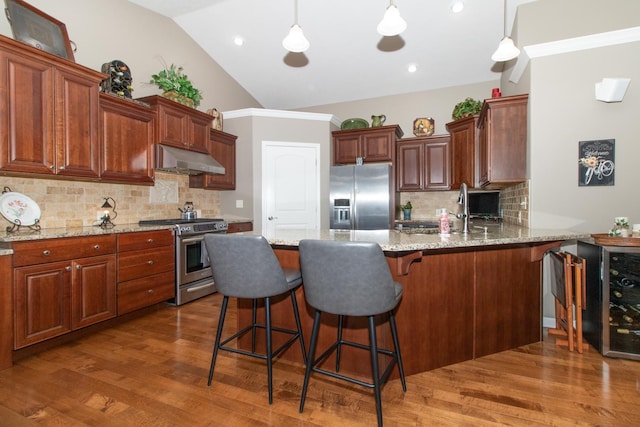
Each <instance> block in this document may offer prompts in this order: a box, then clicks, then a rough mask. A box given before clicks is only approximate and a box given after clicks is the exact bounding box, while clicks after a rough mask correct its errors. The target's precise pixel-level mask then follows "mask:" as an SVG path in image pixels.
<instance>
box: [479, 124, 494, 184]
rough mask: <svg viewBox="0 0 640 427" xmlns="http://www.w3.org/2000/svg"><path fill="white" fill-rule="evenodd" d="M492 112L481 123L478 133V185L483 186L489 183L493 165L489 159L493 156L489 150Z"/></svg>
mask: <svg viewBox="0 0 640 427" xmlns="http://www.w3.org/2000/svg"><path fill="white" fill-rule="evenodd" d="M490 116H491V111H488V112H487V116H486V120H483V121H482V122H481V123H480V125H479V126H480V127H479V131H478V185H480V186H483V185H486V184H488V183H489V170H490V168H491V165H490V163H489V159H490V158H491V154H490V153H489V150H490V149H491V145H490V143H489V139H490V135H491V131H490V129H491V120H490V119H489V117H490Z"/></svg>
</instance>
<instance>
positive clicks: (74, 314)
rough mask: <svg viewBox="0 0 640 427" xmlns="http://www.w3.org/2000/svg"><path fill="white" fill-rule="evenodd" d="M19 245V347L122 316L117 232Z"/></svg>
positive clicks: (16, 338)
mask: <svg viewBox="0 0 640 427" xmlns="http://www.w3.org/2000/svg"><path fill="white" fill-rule="evenodd" d="M13 249H14V271H13V275H14V277H13V308H14V348H15V349H18V348H22V347H25V346H28V345H31V344H35V343H37V342H40V341H43V340H46V339H49V338H53V337H55V336H58V335H62V334H65V333H67V332H69V331H72V330H75V329H79V328H82V327H85V326H88V325H91V324H94V323H97V322H100V321H103V320H106V319H110V318H112V317H115V316H116V286H115V285H116V281H115V277H116V274H115V265H116V264H115V236H97V237H77V238H65V239H48V240H39V241H34V242H16V244H15V245H14V247H13ZM70 255H76V256H83V257H82V258H80V257H78V258H76V257H71V256H70Z"/></svg>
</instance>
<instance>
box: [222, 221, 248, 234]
mask: <svg viewBox="0 0 640 427" xmlns="http://www.w3.org/2000/svg"><path fill="white" fill-rule="evenodd" d="M243 231H253V223H252V222H232V223H231V224H229V228H228V229H227V233H241V232H243Z"/></svg>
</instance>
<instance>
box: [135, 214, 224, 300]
mask: <svg viewBox="0 0 640 427" xmlns="http://www.w3.org/2000/svg"><path fill="white" fill-rule="evenodd" d="M165 224H166V225H173V226H175V236H176V244H175V247H176V254H175V256H176V280H175V283H176V296H175V298H174V299H173V301H171V302H173V303H175V305H182V304H185V303H187V302H189V301H193V300H195V299H198V298H201V297H203V296H205V295H209V294H212V293H214V292H215V291H216V288H215V283H214V282H213V275H212V273H211V265H210V262H209V256H208V255H207V249H206V247H205V245H204V236H205V234H207V233H226V232H227V228H228V226H229V225H228V224H227V222H226V221H224V220H223V219H219V218H213V219H207V218H201V219H159V220H148V221H140V225H142V226H144V225H165Z"/></svg>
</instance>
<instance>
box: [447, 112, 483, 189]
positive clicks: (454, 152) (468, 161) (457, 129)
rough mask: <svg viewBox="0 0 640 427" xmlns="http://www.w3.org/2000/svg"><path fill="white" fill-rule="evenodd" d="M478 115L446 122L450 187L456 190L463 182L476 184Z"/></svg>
mask: <svg viewBox="0 0 640 427" xmlns="http://www.w3.org/2000/svg"><path fill="white" fill-rule="evenodd" d="M478 117H479V116H478V115H477V114H476V115H474V116H470V117H466V118H464V119H460V120H456V121H454V122H450V123H447V130H448V131H449V138H450V142H449V147H450V152H451V163H450V164H451V187H450V188H451V189H452V190H457V189H459V188H460V184H462V183H463V182H464V183H466V184H467V186H468V187H469V188H473V187H475V186H476V169H477V162H478V160H477V157H476V151H477V150H476V144H477V141H478Z"/></svg>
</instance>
